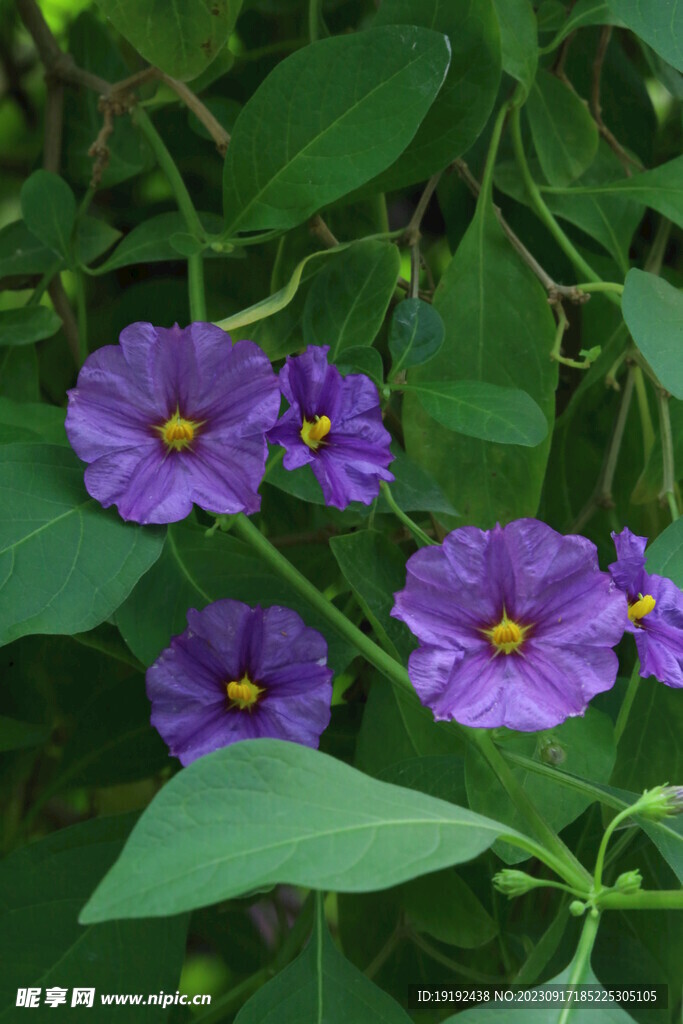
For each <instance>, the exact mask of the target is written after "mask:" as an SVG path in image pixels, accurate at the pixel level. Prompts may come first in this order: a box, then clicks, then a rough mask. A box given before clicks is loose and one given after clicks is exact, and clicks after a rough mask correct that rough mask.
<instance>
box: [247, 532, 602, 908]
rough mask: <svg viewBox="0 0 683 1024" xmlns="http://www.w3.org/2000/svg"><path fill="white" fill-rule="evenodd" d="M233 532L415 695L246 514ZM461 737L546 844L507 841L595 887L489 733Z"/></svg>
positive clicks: (402, 673) (404, 677)
mask: <svg viewBox="0 0 683 1024" xmlns="http://www.w3.org/2000/svg"><path fill="white" fill-rule="evenodd" d="M232 532H233V533H234V534H236V535H237V536H238V537H240V538H241V539H242V540H243V541H245V542H246V543H247V544H249V545H251V547H252V548H254V550H255V551H256V552H257V553H258V554H259V555H260V556H261V558H263V560H264V562H266V563H267V564H268V565H270V566H271V568H272V569H274V570H275V572H276V573H277V574H278V575H279V576H281V577H282V578H283V579H285V580H287V582H288V583H289V584H290V585H291V586H292V587H293V588H294V589H295V590H296V591H298V593H299V594H300V595H301V596H302V597H303V598H304V599H305V600H306V601H308V602H309V604H311V605H312V606H313V607H314V608H315V609H316V610H317V611H318V612H319V613H320V614H321V615H322V616H323V617H324V618H325V619H327V621H328V622H329V623H330V625H331V626H332V627H333V628H334V629H335V630H336V631H337V633H339V635H340V636H341V637H343V638H344V639H345V640H347V641H348V642H349V643H350V644H352V645H353V646H354V647H355V648H356V650H357V651H358V652H359V654H361V655H362V656H363V657H364V658H365V659H366V661H368V662H370V664H371V665H374V666H375V668H376V669H377V670H378V671H379V672H381V673H382V675H384V676H385V677H386V678H387V679H388V680H389V681H390V682H391V683H393V684H394V685H396V686H398V687H400V688H402V689H407V690H410V692H411V693H413V692H414V691H413V686H412V683H411V682H410V677H409V675H408V673H407V671H406V670H405V668H404V667H403V666H402V665H400V664H399V663H398V662H397V661H396V660H395V659H394V658H392V656H391V655H390V654H388V653H387V652H386V651H384V650H382V648H381V647H380V646H378V644H376V643H375V642H374V641H373V640H371V639H370V637H368V636H366V635H365V633H363V632H361V630H360V629H358V627H357V626H354V624H353V623H352V622H349V620H348V619H347V618H346V616H345V615H344V614H343V613H342V612H341V611H339V609H338V608H337V607H336V606H335V605H334V604H332V603H331V602H329V601H326V600H325V598H324V597H323V595H322V594H321V593H320V591H319V590H318V589H317V587H314V586H313V584H312V583H311V582H310V581H309V580H307V579H306V577H305V576H304V575H303V574H302V573H300V572H299V570H298V569H296V568H295V567H294V566H293V565H292V564H291V562H289V561H288V559H287V558H285V556H284V555H282V554H281V553H280V552H279V551H278V549H277V548H276V547H274V545H273V544H271V543H270V541H269V540H268V539H267V538H266V537H264V536H263V534H262V533H261V532H260V530H258V529H257V528H256V527H255V526H254V524H253V523H252V522H251V520H250V519H248V518H247V517H246V516H245V515H243V514H242V513H240V514H239V515H238V516H235V518H234V519H233V520H232ZM462 732H463V736H464V737H465V738H466V739H467V740H469V742H471V743H476V744H477V746H478V749H479V751H480V752H481V754H482V756H483V757H484V758H485V759H486V761H487V762H488V763H489V764H490V766H491V768H492V770H493V771H494V772H495V774H496V776H497V778H498V779H499V780H500V782H501V784H502V785H503V786H504V788H505V790H506V792H507V794H508V796H509V797H510V799H511V800H512V801H513V802H514V803H515V804H516V806H517V808H518V810H519V811H520V814H522V815H523V817H524V818H525V819H526V821H527V823H528V824H529V827H530V828H531V829H532V830H533V831H534V832H535V833H536V836H537V838H538V840H539V842H540V843H541V844H543V845H542V846H541V847H539V846H538V845H537V844H536V843H534V842H532V841H531V840H526V839H524V838H523V837H519V838H517V837H514V836H511V837H510V838H509V840H508V841H509V842H512V843H514V844H515V845H522V846H523V848H524V849H526V850H528V851H530V852H531V853H532V855H533V856H537V857H539V859H540V860H542V861H543V862H544V863H545V864H547V865H548V867H550V868H551V869H552V870H553V871H555V872H556V874H558V875H559V876H560V877H561V878H564V880H565V881H566V882H568V884H569V885H571V886H572V887H574V888H576V889H579V890H581V891H584V890H587V889H588V888H589V887H590V884H591V882H592V879H591V876H590V875H589V873H588V872H587V871H586V869H585V868H584V867H583V865H581V864H580V863H579V862H578V861H577V859H576V858H575V857H574V855H573V853H572V852H571V851H570V850H569V849H568V848H567V847H566V846H565V845H564V843H563V842H562V840H561V839H560V838H559V836H557V835H556V834H555V832H553V830H552V829H551V828H550V826H549V825H548V824H547V822H546V821H545V820H544V819H543V817H542V816H541V815H540V814H539V812H538V811H537V810H536V808H535V807H534V805H533V804H532V802H531V801H530V800H529V797H528V796H527V794H526V793H525V792H524V790H523V789H522V787H521V786H520V784H519V783H518V781H517V779H516V778H515V776H514V774H513V773H512V772H511V771H510V769H509V768H508V766H507V764H506V763H505V761H504V760H503V758H502V756H501V755H500V753H499V752H498V750H497V748H496V747H495V745H494V743H493V741H492V740H491V738H490V737H489V736H488V734H487V733H483V732H479V731H477V730H474V729H463V730H462Z"/></svg>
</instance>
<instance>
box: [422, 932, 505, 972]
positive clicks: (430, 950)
mask: <svg viewBox="0 0 683 1024" xmlns="http://www.w3.org/2000/svg"><path fill="white" fill-rule="evenodd" d="M408 938H409V939H410V941H411V942H412V943H413V945H415V946H417V947H418V949H421V950H422V951H423V952H424V953H426V954H427V956H430V957H431V958H432V960H436V962H437V963H438V964H442V965H443V966H444V967H447V968H448V969H449V971H453V972H454V973H455V974H461V975H462V977H463V978H470V979H471V980H472V981H477V982H479V984H480V985H497V984H498V983H499V982H500V978H499V977H494V976H493V975H490V974H482V973H481V971H475V970H474V968H472V967H467V966H466V965H465V964H461V963H458V962H457V961H456V960H452V959H451V958H450V957H449V956H446V954H445V953H442V952H441V950H440V949H438V948H437V947H436V946H434V945H432V943H431V942H429V941H428V940H427V939H425V938H424V937H423V936H422V935H419V934H418V933H417V932H413V931H411V932H409V934H408Z"/></svg>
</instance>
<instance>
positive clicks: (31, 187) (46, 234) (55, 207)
mask: <svg viewBox="0 0 683 1024" xmlns="http://www.w3.org/2000/svg"><path fill="white" fill-rule="evenodd" d="M21 214H22V217H23V218H24V222H25V224H26V227H27V228H28V229H29V231H31V232H32V233H33V234H34V235H35V236H36V238H39V239H40V241H41V242H43V243H44V244H45V245H47V246H48V248H49V249H52V251H53V252H54V253H56V254H57V255H59V256H63V257H64V258H65V259H66V260H69V259H70V255H71V233H72V231H73V227H74V221H75V219H76V200H75V199H74V194H73V192H72V191H71V189H70V188H69V186H68V185H67V183H66V182H65V181H64V179H63V178H60V177H59V175H58V174H53V173H52V172H51V171H34V172H33V174H32V175H31V177H30V178H27V179H26V181H25V182H24V184H23V185H22V187H21Z"/></svg>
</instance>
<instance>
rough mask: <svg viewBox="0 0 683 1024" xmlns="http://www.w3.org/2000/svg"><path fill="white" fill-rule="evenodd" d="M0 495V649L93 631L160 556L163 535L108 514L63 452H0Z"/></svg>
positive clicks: (29, 447)
mask: <svg viewBox="0 0 683 1024" xmlns="http://www.w3.org/2000/svg"><path fill="white" fill-rule="evenodd" d="M0 492H2V495H3V501H2V504H1V506H0V623H2V626H1V627H0V643H8V641H10V640H14V639H16V637H20V636H24V635H26V634H28V633H77V632H82V631H85V630H88V629H92V628H93V627H94V626H97V625H98V624H99V623H100V622H103V621H104V619H106V618H108V617H109V616H110V615H111V614H112V612H114V611H115V610H116V608H118V606H119V605H120V604H121V603H122V601H124V600H125V599H126V597H127V596H128V594H129V593H130V591H131V590H132V589H133V587H134V586H135V584H136V583H137V581H138V580H139V579H140V577H141V576H142V575H143V574H144V573H145V572H147V570H148V569H149V568H150V566H152V565H153V564H154V562H156V560H157V558H158V557H159V555H160V554H161V549H162V547H163V539H164V533H163V530H158V529H150V528H148V527H146V528H144V529H143V528H142V527H139V526H136V525H134V524H132V523H124V522H123V520H122V519H120V518H119V516H118V515H117V513H116V512H115V511H113V510H109V511H107V512H105V511H104V510H103V509H102V508H101V507H100V506H99V505H98V503H97V502H96V501H95V500H94V499H92V498H90V497H89V496H88V495H87V493H86V491H85V488H84V486H83V465H82V463H81V462H79V460H78V459H77V458H76V456H75V455H74V454H73V452H72V451H71V450H70V449H68V448H66V447H61V446H58V445H34V444H8V445H3V446H2V447H0Z"/></svg>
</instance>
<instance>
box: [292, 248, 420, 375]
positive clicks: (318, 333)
mask: <svg viewBox="0 0 683 1024" xmlns="http://www.w3.org/2000/svg"><path fill="white" fill-rule="evenodd" d="M400 267H401V256H400V253H399V251H398V248H397V247H396V246H395V245H392V244H391V243H390V242H379V241H373V240H371V239H367V240H365V241H362V242H354V244H353V245H351V246H350V247H349V248H348V249H346V251H345V252H343V253H342V254H341V255H340V256H338V257H337V259H335V260H330V261H329V262H328V263H327V265H326V266H325V267H323V269H322V270H321V271H319V273H318V275H317V276H316V278H315V280H314V282H313V284H312V285H311V288H310V290H309V292H308V295H307V297H306V304H305V306H304V337H305V338H306V341H307V342H308V343H309V344H311V345H329V346H330V351H329V355H328V358H329V360H330V362H336V361H337V359H338V357H339V356H340V354H341V353H342V352H343V351H344V349H349V348H357V347H359V346H362V345H372V343H373V341H374V340H375V338H376V336H377V332H378V331H379V329H380V327H381V326H382V321H383V320H384V315H385V313H386V311H387V308H388V306H389V302H390V301H391V297H392V295H393V294H394V289H395V288H396V282H397V280H398V272H399V270H400Z"/></svg>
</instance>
